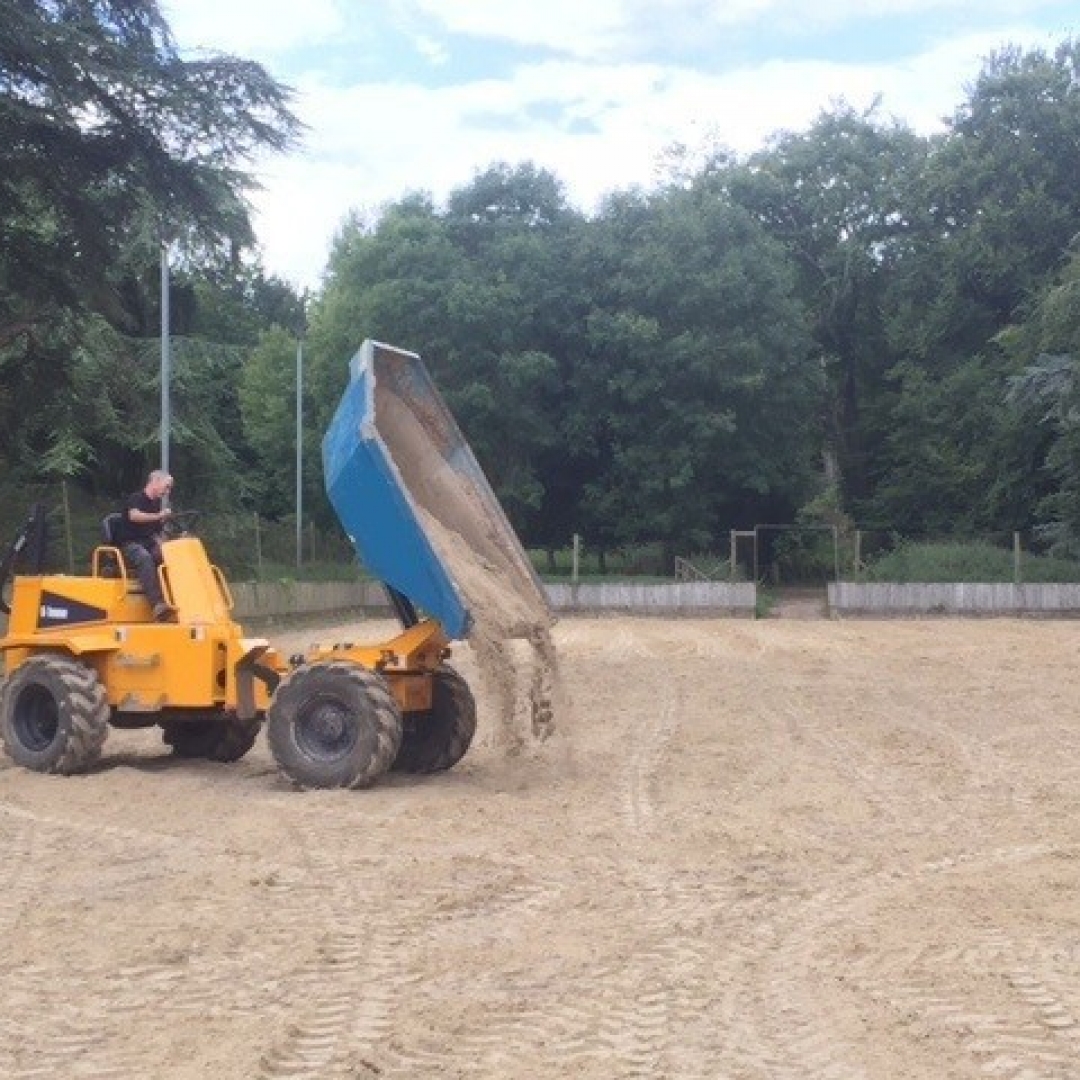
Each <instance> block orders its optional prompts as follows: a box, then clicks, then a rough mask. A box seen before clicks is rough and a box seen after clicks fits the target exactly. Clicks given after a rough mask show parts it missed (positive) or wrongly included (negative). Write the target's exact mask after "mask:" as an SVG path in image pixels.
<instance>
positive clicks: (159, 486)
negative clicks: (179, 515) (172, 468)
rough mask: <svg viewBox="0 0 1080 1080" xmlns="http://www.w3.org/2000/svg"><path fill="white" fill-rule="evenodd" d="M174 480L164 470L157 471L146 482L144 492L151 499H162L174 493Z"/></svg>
mask: <svg viewBox="0 0 1080 1080" xmlns="http://www.w3.org/2000/svg"><path fill="white" fill-rule="evenodd" d="M172 486H173V478H172V477H171V476H170V475H169V474H168V473H167V472H165V470H164V469H155V470H154V471H153V472H152V473H151V474H150V475H149V476H148V477H147V480H146V487H145V488H143V491H145V492H146V494H147V495H149V496H150V498H151V499H160V498H162V497H164V496H165V495H168V494H169V492H170V491H172Z"/></svg>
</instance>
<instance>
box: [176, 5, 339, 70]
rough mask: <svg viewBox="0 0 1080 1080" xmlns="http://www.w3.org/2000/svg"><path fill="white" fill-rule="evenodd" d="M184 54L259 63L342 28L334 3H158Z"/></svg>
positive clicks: (325, 37)
mask: <svg viewBox="0 0 1080 1080" xmlns="http://www.w3.org/2000/svg"><path fill="white" fill-rule="evenodd" d="M162 11H163V12H164V15H165V18H166V19H167V20H168V23H169V26H170V27H171V28H172V31H173V35H174V37H175V38H176V39H177V41H178V42H180V44H181V45H182V47H183V48H184V49H185V50H189V49H206V50H210V51H214V52H228V53H236V54H238V55H240V56H247V57H251V58H259V57H265V56H272V55H274V54H276V53H281V52H285V51H287V50H289V49H293V48H295V47H296V46H298V45H304V44H310V43H312V42H318V41H323V40H326V39H327V38H330V37H333V35H334V34H336V33H339V32H340V31H341V30H342V29H343V28H344V26H345V20H344V18H343V16H342V12H341V10H340V8H339V7H338V4H337V3H336V0H303V3H297V0H163V2H162Z"/></svg>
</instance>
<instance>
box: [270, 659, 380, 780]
mask: <svg viewBox="0 0 1080 1080" xmlns="http://www.w3.org/2000/svg"><path fill="white" fill-rule="evenodd" d="M266 739H267V742H268V743H269V744H270V752H271V753H272V754H273V755H274V760H275V761H276V762H277V764H278V768H280V769H281V771H282V772H283V773H284V774H285V775H286V776H287V777H289V779H290V780H293V781H295V782H296V783H297V784H300V785H301V786H302V787H309V788H332V787H351V788H361V787H368V786H370V785H371V784H373V783H374V782H375V781H376V780H377V779H378V778H379V777H380V776H382V774H383V773H385V772H386V771H387V770H388V769H389V768H390V765H391V764H392V762H393V760H394V758H395V757H396V756H397V752H398V748H399V747H400V746H401V711H400V709H399V708H398V705H397V702H396V701H395V700H394V698H393V696H392V695H391V693H390V690H389V688H388V687H387V685H386V682H385V680H384V679H383V678H382V677H381V676H380V675H377V674H376V673H375V672H373V671H369V670H368V669H367V668H364V667H361V666H360V665H359V664H352V663H343V662H341V661H325V662H318V663H314V664H306V665H304V666H303V667H299V668H297V669H296V670H295V671H293V672H292V673H291V674H290V675H288V676H286V678H285V679H283V680H282V682H281V685H280V686H278V688H277V691H276V692H275V694H274V697H273V700H272V701H271V703H270V708H269V709H268V710H267V713H266Z"/></svg>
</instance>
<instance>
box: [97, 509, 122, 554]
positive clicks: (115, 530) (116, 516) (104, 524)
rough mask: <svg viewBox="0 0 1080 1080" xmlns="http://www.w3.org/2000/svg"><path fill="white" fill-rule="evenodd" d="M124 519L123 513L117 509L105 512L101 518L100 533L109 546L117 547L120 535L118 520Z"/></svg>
mask: <svg viewBox="0 0 1080 1080" xmlns="http://www.w3.org/2000/svg"><path fill="white" fill-rule="evenodd" d="M123 520H124V515H123V514H121V513H120V512H119V511H118V510H117V511H114V512H113V513H111V514H106V515H105V516H104V517H103V518H102V519H101V535H102V538H103V539H104V541H105V543H106V544H108V545H109V547H119V546H120V543H119V536H120V522H121V521H123Z"/></svg>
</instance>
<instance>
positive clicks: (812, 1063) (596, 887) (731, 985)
mask: <svg viewBox="0 0 1080 1080" xmlns="http://www.w3.org/2000/svg"><path fill="white" fill-rule="evenodd" d="M378 630H379V628H375V632H378ZM315 636H317V635H313V634H312V633H310V632H308V633H306V634H304V635H301V638H302V640H303V641H309V640H312V639H313V638H314V637H315ZM325 636H326V637H327V638H334V637H335V634H334V632H332V631H330V632H328V633H327V634H326V635H325ZM348 636H349V637H355V636H356V635H355V633H353V632H351V631H350V633H349V635H348ZM556 638H557V642H558V645H559V648H560V652H561V654H562V662H563V668H564V672H565V675H566V680H567V685H568V689H569V692H570V695H571V698H572V707H571V709H570V712H569V715H568V716H566V717H564V720H563V723H562V725H561V728H560V731H559V733H558V735H557V736H556V737H555V738H553V739H552V740H551V741H550V742H548V743H547V744H545V745H544V746H543V748H542V749H539V750H535V751H530V752H528V753H526V754H525V755H523V756H520V757H516V758H511V759H507V758H506V757H505V756H503V754H502V752H501V751H498V750H497V749H495V748H494V747H493V746H491V745H489V743H488V742H487V741H486V739H485V737H484V736H485V733H489V732H490V731H491V730H492V717H491V716H490V715H487V714H485V713H484V712H483V708H484V706H485V704H486V702H484V701H483V700H482V701H481V707H482V724H483V725H484V728H483V730H482V733H481V744H480V745H478V746H477V747H476V749H475V750H474V752H473V753H471V754H470V755H469V757H467V758H466V760H465V761H464V762H463V763H462V764H461V766H459V767H458V768H457V769H455V770H454V771H453V772H451V773H448V774H445V775H443V776H439V777H434V778H428V779H407V778H398V777H395V778H392V779H390V780H389V781H388V782H386V783H384V784H382V785H381V786H379V787H377V788H375V789H373V790H371V791H366V792H316V793H299V792H295V791H292V790H290V789H289V787H288V786H287V785H286V784H285V783H284V782H283V781H282V780H280V779H279V778H278V776H277V774H276V772H275V771H274V769H273V765H272V762H271V760H270V758H269V755H268V753H267V752H266V749H265V745H264V743H263V741H262V740H260V743H259V745H258V746H257V747H256V749H255V750H254V751H253V752H252V754H251V755H249V757H248V758H247V759H245V760H244V761H243V762H241V763H239V764H238V765H233V766H215V765H209V764H204V763H191V762H181V761H173V760H171V759H170V758H168V757H166V756H164V755H163V754H162V752H161V749H160V744H159V741H158V740H157V738H155V737H154V736H153V735H152V734H151V733H146V732H134V733H130V732H129V733H124V732H117V733H114V735H113V736H111V737H110V741H109V743H108V745H107V747H106V760H105V763H104V765H103V767H102V768H101V769H100V770H99V771H98V772H96V773H94V774H93V775H91V776H87V777H81V778H75V779H68V780H63V779H54V778H48V777H41V776H37V775H33V774H29V773H26V772H23V771H21V770H17V769H14V768H11V767H8V766H7V765H4V766H2V767H0V839H2V844H3V847H2V850H3V859H2V861H0V886H2V895H3V903H2V904H0V932H2V935H3V942H4V950H3V953H2V954H0V995H2V1004H3V1008H0V1076H3V1077H4V1078H6V1080H7V1078H10V1080H30V1078H38V1077H55V1076H64V1077H88V1078H95V1080H99V1078H107V1080H129V1078H132V1077H143V1076H146V1077H154V1078H155V1080H195V1078H203V1077H214V1078H215V1080H251V1078H263V1080H292V1078H307V1077H311V1078H319V1080H323V1078H356V1077H369V1076H370V1077H375V1076H378V1077H384V1078H389V1077H392V1078H395V1080H406V1078H408V1080H415V1078H418V1077H431V1078H436V1077H438V1078H445V1077H469V1078H506V1080H518V1078H522V1077H544V1078H555V1077H558V1078H562V1077H565V1078H568V1080H569V1078H575V1080H576V1078H585V1080H612V1078H623V1077H642V1078H661V1077H664V1078H673V1080H674V1078H679V1080H683V1078H686V1080H720V1078H733V1080H796V1078H798V1080H803V1078H805V1080H811V1078H813V1080H817V1078H820V1080H954V1078H969V1077H970V1078H983V1077H988V1078H990V1077H997V1078H1002V1077H1004V1078H1016V1080H1020V1078H1026V1077H1040V1078H1061V1080H1066V1078H1075V1077H1076V1076H1080V902H1078V901H1077V896H1078V895H1080V863H1078V853H1080V725H1078V721H1077V702H1078V701H1080V673H1078V670H1077V664H1076V654H1077V644H1078V642H1080V628H1078V627H1077V626H1076V624H1074V623H1066V622H1033V621H1028V622H1023V621H1010V620H1000V621H990V620H986V621H977V622H976V621H972V622H963V621H959V620H955V621H954V620H940V621H924V622H902V621H895V620H894V621H889V622H880V623H875V622H862V621H859V622H836V621H814V622H803V621H798V620H794V621H785V620H779V621H767V622H766V621H763V622H745V621H736V620H720V621H705V620H700V621H679V622H675V621H667V620H659V619H641V620H631V619H605V620H586V619H569V620H565V621H563V622H562V623H560V625H559V626H558V627H557V629H556ZM282 643H283V644H285V645H286V646H287V647H294V646H295V645H298V644H300V642H291V643H290V642H288V641H283V642H282ZM459 660H460V667H461V669H462V671H463V673H464V674H465V675H466V676H467V677H469V678H472V677H473V676H474V674H475V670H474V665H473V664H472V660H471V658H470V656H469V654H468V651H467V650H461V651H460V657H459Z"/></svg>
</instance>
